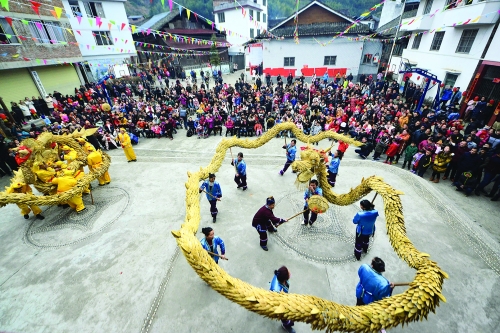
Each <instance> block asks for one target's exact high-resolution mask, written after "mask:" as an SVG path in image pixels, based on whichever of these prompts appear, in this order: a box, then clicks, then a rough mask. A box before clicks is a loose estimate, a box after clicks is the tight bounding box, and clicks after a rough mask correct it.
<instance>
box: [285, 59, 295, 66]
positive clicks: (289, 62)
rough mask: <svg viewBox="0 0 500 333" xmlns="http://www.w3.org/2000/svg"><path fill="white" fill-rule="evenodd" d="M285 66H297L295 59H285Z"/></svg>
mask: <svg viewBox="0 0 500 333" xmlns="http://www.w3.org/2000/svg"><path fill="white" fill-rule="evenodd" d="M283 66H285V67H291V66H295V57H285V61H284V65H283Z"/></svg>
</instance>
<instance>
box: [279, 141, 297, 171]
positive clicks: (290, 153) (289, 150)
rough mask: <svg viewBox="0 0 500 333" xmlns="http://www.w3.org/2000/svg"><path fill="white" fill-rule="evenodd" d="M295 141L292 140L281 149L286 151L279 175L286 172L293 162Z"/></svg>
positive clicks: (295, 151) (295, 149) (295, 150)
mask: <svg viewBox="0 0 500 333" xmlns="http://www.w3.org/2000/svg"><path fill="white" fill-rule="evenodd" d="M296 144H297V140H295V139H294V140H292V141H291V142H290V143H289V144H287V145H284V146H283V147H282V148H283V149H285V150H286V163H285V166H284V167H283V169H282V170H280V175H282V176H283V174H284V173H285V172H286V170H287V169H288V167H289V166H290V165H291V164H292V163H293V161H295V154H296V153H297V147H296V146H295V145H296Z"/></svg>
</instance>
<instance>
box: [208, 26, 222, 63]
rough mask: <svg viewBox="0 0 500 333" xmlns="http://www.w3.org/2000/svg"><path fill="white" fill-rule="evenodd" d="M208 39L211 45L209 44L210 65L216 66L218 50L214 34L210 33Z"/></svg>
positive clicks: (218, 58) (218, 59)
mask: <svg viewBox="0 0 500 333" xmlns="http://www.w3.org/2000/svg"><path fill="white" fill-rule="evenodd" d="M210 40H211V41H212V46H210V65H212V67H217V66H219V65H220V57H219V51H218V50H217V44H216V42H217V38H216V37H215V34H212V38H210Z"/></svg>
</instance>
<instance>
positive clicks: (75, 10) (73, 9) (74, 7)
mask: <svg viewBox="0 0 500 333" xmlns="http://www.w3.org/2000/svg"><path fill="white" fill-rule="evenodd" d="M69 6H70V8H71V12H72V13H73V16H75V17H76V16H82V10H81V9H80V5H79V4H78V1H69Z"/></svg>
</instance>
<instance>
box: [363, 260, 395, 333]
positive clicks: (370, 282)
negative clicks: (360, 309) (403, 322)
mask: <svg viewBox="0 0 500 333" xmlns="http://www.w3.org/2000/svg"><path fill="white" fill-rule="evenodd" d="M383 272H385V263H384V261H383V260H382V259H380V258H378V257H374V258H373V259H372V263H371V265H370V266H368V265H367V264H363V265H361V266H360V267H359V269H358V276H359V282H358V285H357V286H356V305H357V306H363V305H368V304H370V303H372V302H376V301H379V300H381V299H382V298H385V297H389V296H391V295H392V290H393V289H394V283H392V282H389V280H387V279H386V278H385V277H383V276H382V273H383ZM380 333H386V332H385V329H383V328H382V329H381V330H380Z"/></svg>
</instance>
